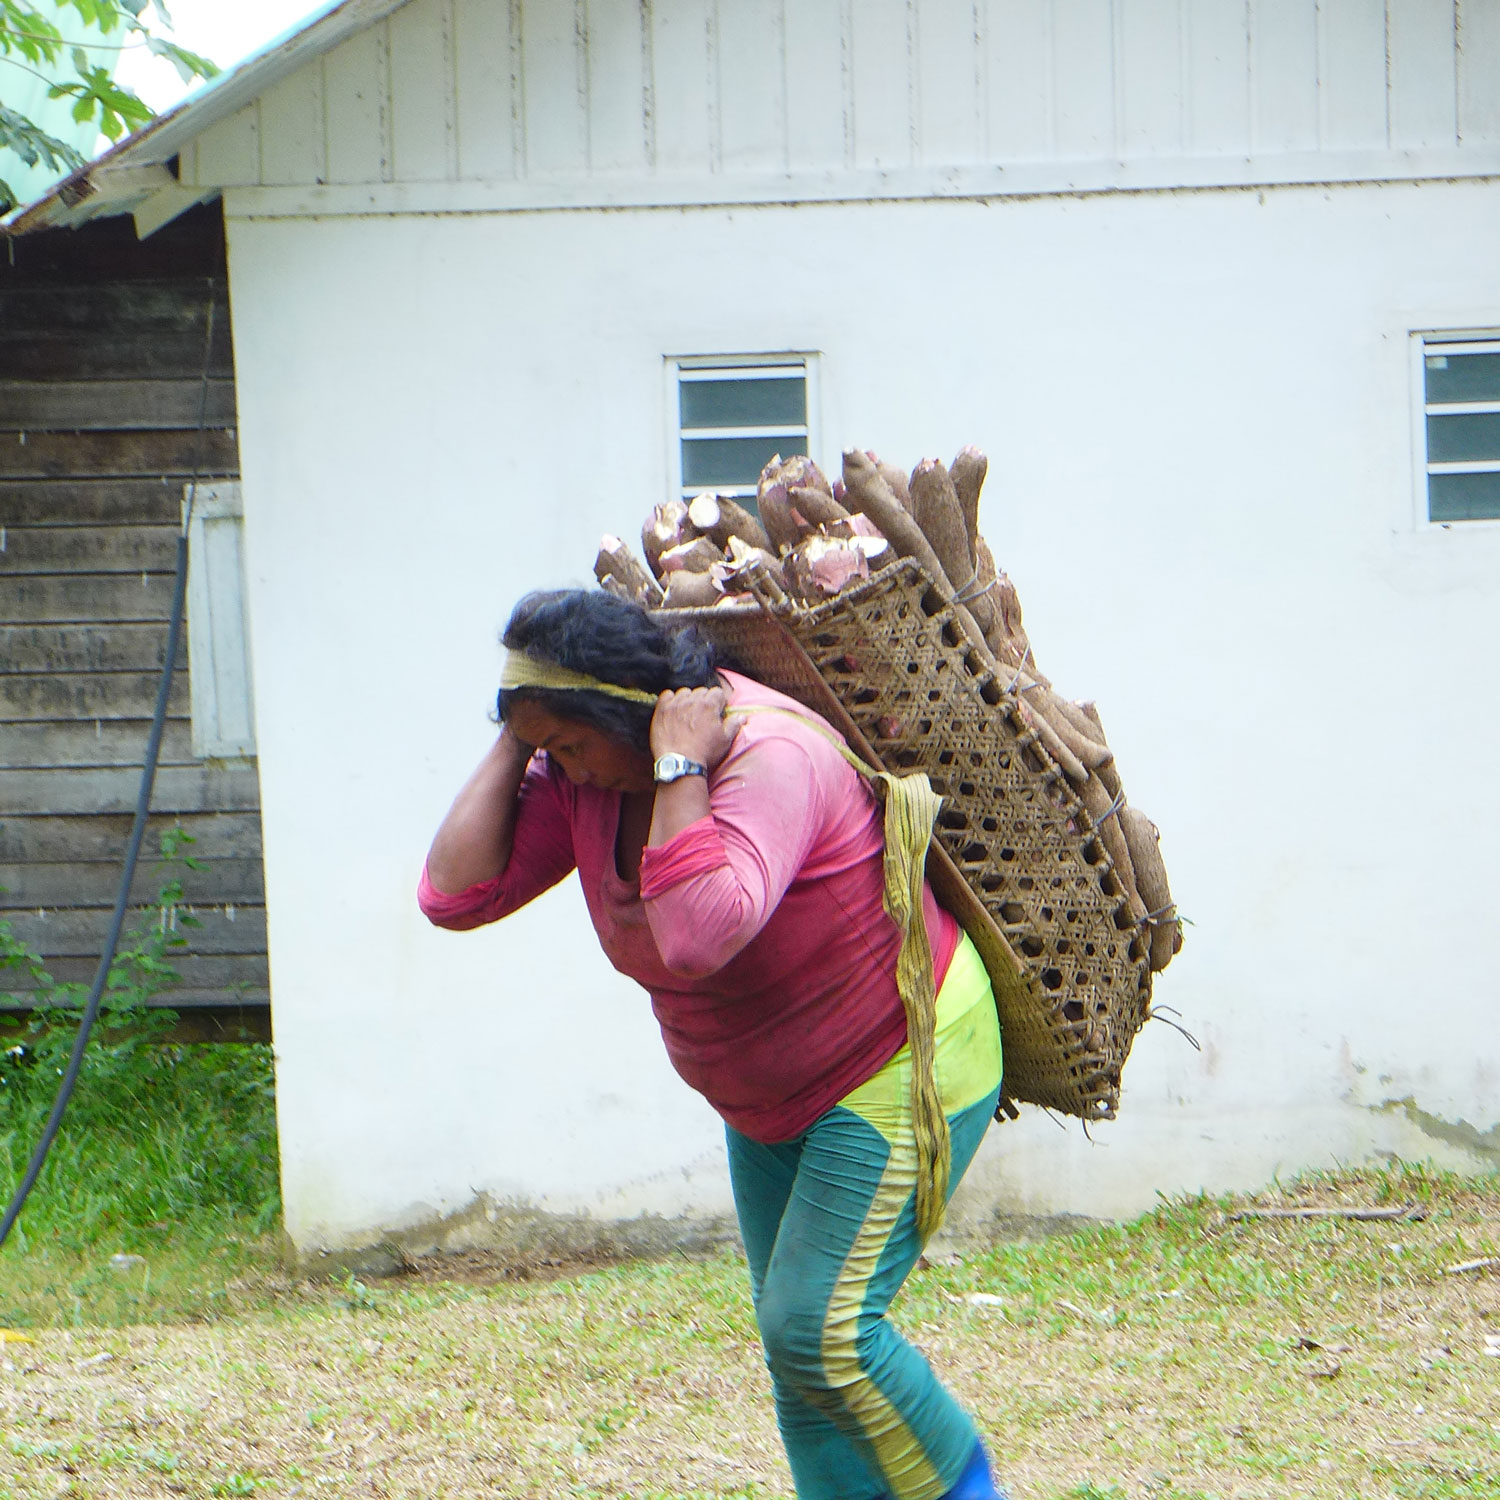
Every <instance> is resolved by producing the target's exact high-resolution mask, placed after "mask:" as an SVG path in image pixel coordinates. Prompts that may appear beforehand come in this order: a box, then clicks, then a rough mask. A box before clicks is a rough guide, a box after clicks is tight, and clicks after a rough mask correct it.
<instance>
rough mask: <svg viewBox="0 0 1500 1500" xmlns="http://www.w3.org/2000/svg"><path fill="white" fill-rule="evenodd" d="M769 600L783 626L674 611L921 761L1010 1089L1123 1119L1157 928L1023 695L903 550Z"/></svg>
mask: <svg viewBox="0 0 1500 1500" xmlns="http://www.w3.org/2000/svg"><path fill="white" fill-rule="evenodd" d="M771 612H772V613H773V614H774V615H775V617H776V620H777V621H778V622H779V623H780V625H781V626H782V627H784V631H785V633H783V630H777V629H775V628H772V622H771V621H769V620H767V619H766V618H765V616H764V615H762V614H760V613H759V612H758V611H748V610H746V611H742V610H725V609H721V610H703V611H699V610H692V611H673V612H672V613H673V614H674V615H678V616H679V617H681V616H683V615H689V614H690V615H692V616H693V617H694V621H695V623H697V624H699V625H701V626H703V627H705V628H706V629H707V630H708V632H709V634H710V635H712V636H713V637H714V638H715V639H716V641H717V642H718V643H719V644H720V646H721V647H722V648H724V649H725V650H727V651H728V652H729V653H731V654H732V655H734V656H737V657H738V658H739V660H740V661H741V662H742V663H743V665H744V666H745V667H746V669H747V670H749V671H750V672H752V673H753V674H754V675H755V676H757V677H759V678H760V679H761V680H762V681H764V682H766V683H767V684H768V685H770V686H772V687H776V688H778V689H780V690H781V691H783V692H786V693H788V694H789V695H790V696H792V697H795V698H797V699H799V701H802V702H804V703H807V704H808V705H809V706H810V707H813V708H817V709H819V710H822V711H827V709H828V708H829V706H830V705H829V703H828V699H827V696H826V694H827V692H831V694H832V697H833V698H834V699H836V700H837V704H838V706H839V707H841V708H842V709H843V711H844V714H846V715H847V716H848V721H849V722H850V724H852V727H853V728H855V729H856V730H857V731H858V737H859V738H860V739H862V740H863V741H864V742H865V747H866V748H868V749H870V750H873V751H874V753H875V756H876V758H877V759H878V760H879V761H880V763H881V766H882V768H883V769H885V770H888V771H895V772H902V771H925V772H926V773H927V775H928V777H929V778H930V779H931V781H932V784H933V786H934V788H935V789H936V790H937V791H938V792H939V793H941V794H942V795H943V797H944V798H945V799H946V800H945V802H944V806H943V810H942V812H941V813H940V814H939V819H938V829H937V838H938V842H939V843H940V844H941V846H942V848H943V849H944V850H945V851H946V853H947V854H948V856H949V857H950V859H951V861H952V864H953V865H954V866H955V867H956V868H957V871H958V873H959V875H960V876H961V877H962V881H963V884H964V885H965V886H967V888H968V890H969V891H971V892H972V893H973V894H974V896H976V897H977V898H978V901H977V903H958V905H968V906H969V910H968V911H964V910H960V909H957V906H955V915H957V916H958V917H959V918H960V920H961V921H963V922H964V925H965V927H966V928H967V929H968V930H969V932H970V935H971V936H973V937H974V938H975V940H976V944H977V946H978V947H979V949H980V952H981V954H982V955H984V957H985V960H986V967H987V968H988V969H989V971H990V975H991V978H992V980H994V982H995V993H996V1000H997V1003H998V1005H999V1007H1000V1018H1001V1029H1002V1035H1003V1038H1004V1044H1005V1091H1006V1093H1007V1095H1009V1096H1010V1097H1012V1098H1014V1099H1018V1100H1021V1101H1023V1102H1027V1103H1033V1104H1041V1105H1045V1106H1047V1107H1048V1108H1051V1109H1056V1110H1058V1111H1060V1112H1062V1113H1065V1114H1069V1115H1077V1116H1081V1117H1082V1118H1083V1119H1085V1120H1098V1119H1109V1118H1112V1117H1113V1116H1114V1114H1115V1112H1116V1109H1117V1107H1118V1104H1119V1094H1120V1070H1121V1068H1122V1066H1123V1065H1124V1062H1125V1058H1126V1055H1127V1054H1128V1052H1129V1050H1130V1045H1131V1043H1132V1041H1133V1040H1134V1039H1135V1035H1136V1033H1137V1032H1138V1031H1139V1030H1140V1028H1141V1025H1142V1024H1143V1023H1144V1021H1145V1020H1146V1018H1147V1016H1148V1014H1149V1010H1150V1001H1151V972H1150V968H1149V965H1148V953H1147V943H1146V938H1145V935H1144V933H1143V932H1142V930H1141V928H1140V927H1139V926H1138V925H1137V924H1136V923H1135V921H1134V920H1133V919H1132V918H1131V916H1130V913H1129V909H1128V907H1127V906H1126V902H1125V897H1124V895H1123V892H1122V890H1121V887H1120V883H1119V881H1118V879H1117V878H1116V876H1115V874H1114V869H1113V866H1112V864H1111V862H1110V858H1109V855H1108V853H1107V851H1106V850H1105V847H1104V843H1103V841H1102V840H1101V839H1100V838H1099V837H1098V834H1097V831H1096V829H1095V827H1094V823H1093V820H1092V819H1091V818H1090V816H1089V814H1088V812H1087V811H1086V810H1085V809H1084V808H1083V806H1082V805H1081V804H1080V803H1079V801H1078V798H1077V797H1076V796H1075V795H1074V793H1073V791H1072V789H1071V787H1070V786H1069V784H1068V781H1067V779H1066V778H1065V777H1064V776H1063V774H1062V772H1061V770H1060V769H1059V768H1058V766H1057V765H1056V763H1055V762H1054V761H1053V760H1052V758H1051V756H1050V755H1049V754H1048V753H1047V751H1046V749H1045V747H1044V746H1043V745H1041V744H1039V743H1038V741H1037V736H1036V733H1035V731H1034V730H1032V729H1031V728H1029V727H1028V726H1027V724H1026V723H1025V721H1024V719H1023V718H1022V716H1021V714H1020V713H1019V711H1018V710H1019V704H1018V702H1017V699H1016V695H1015V693H1014V692H1012V691H1010V690H1008V688H1007V685H1006V682H1005V680H1004V678H1003V677H1001V678H998V679H997V677H996V676H995V675H994V673H993V672H992V671H991V670H990V669H989V668H988V666H987V665H986V663H985V660H984V658H982V657H981V656H980V654H979V653H978V652H976V651H975V650H974V648H973V646H972V645H971V644H970V642H969V640H968V638H967V636H966V635H965V633H964V630H963V627H962V625H961V624H960V621H959V619H958V618H957V617H956V616H955V614H954V612H953V611H952V609H951V608H949V607H947V606H946V605H945V604H944V603H943V602H942V601H941V600H940V598H939V597H938V595H937V593H936V591H935V590H934V589H933V587H932V585H931V583H930V582H929V580H928V579H927V576H926V575H925V573H923V572H922V570H921V569H920V568H919V567H918V566H917V565H916V564H915V563H913V562H911V561H910V560H907V559H903V560H901V561H899V562H897V563H894V564H892V565H891V566H890V567H887V568H885V569H883V570H882V571H881V572H880V573H878V574H876V575H875V576H874V577H872V578H870V579H868V580H866V581H864V582H861V583H859V584H856V585H855V586H853V587H852V588H849V589H846V590H845V591H844V592H843V593H841V594H839V595H838V596H837V597H835V598H833V599H830V600H829V601H827V602H826V603H824V604H820V605H817V606H815V607H812V608H805V607H802V606H798V605H775V606H771ZM788 635H789V636H790V637H791V639H788ZM799 648H800V649H799ZM809 667H811V669H812V670H814V671H815V672H816V674H817V676H818V678H819V679H820V680H821V682H820V685H821V686H822V687H824V689H825V692H824V693H820V692H818V691H816V688H815V685H814V684H813V683H812V682H810V681H809ZM1000 671H1001V672H1002V673H1003V671H1004V669H1003V667H1002V668H1001V669H1000ZM833 717H834V718H835V720H836V721H837V720H838V719H839V718H841V717H842V716H841V715H837V714H835V715H833ZM839 727H840V728H844V727H846V726H845V725H844V724H843V723H840V725H839ZM856 748H858V746H857V747H856ZM934 878H935V879H936V876H934ZM942 894H943V892H942V889H941V886H939V895H940V897H941V896H942ZM976 905H977V907H978V908H982V911H979V912H977V911H976V909H975V907H976ZM976 916H977V917H978V918H979V920H978V921H976V920H975V918H976ZM976 928H978V929H979V930H976ZM1001 938H1003V941H999V940H998V939H1001Z"/></svg>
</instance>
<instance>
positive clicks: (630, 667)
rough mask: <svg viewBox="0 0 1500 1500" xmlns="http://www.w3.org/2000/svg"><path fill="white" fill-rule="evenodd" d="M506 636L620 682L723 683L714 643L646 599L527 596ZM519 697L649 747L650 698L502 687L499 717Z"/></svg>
mask: <svg viewBox="0 0 1500 1500" xmlns="http://www.w3.org/2000/svg"><path fill="white" fill-rule="evenodd" d="M500 640H501V644H503V645H504V646H505V647H506V649H507V650H510V651H522V652H525V653H526V654H527V655H528V656H535V657H537V658H538V659H539V660H541V661H549V662H554V663H556V664H557V665H558V666H560V667H567V668H569V669H570V670H571V671H574V672H584V673H587V674H588V676H590V677H597V678H598V679H599V680H600V681H601V682H608V683H613V684H614V685H615V686H616V687H632V688H643V689H645V691H646V692H648V693H664V692H666V691H667V689H669V688H695V687H714V686H716V685H717V683H718V677H717V676H716V675H715V672H714V664H715V661H716V657H715V655H714V648H713V646H712V645H711V644H710V642H709V641H708V640H707V639H706V638H705V637H704V636H702V635H701V634H699V632H698V630H697V629H696V628H695V627H694V626H692V625H687V624H683V625H676V626H666V625H662V624H660V623H658V622H657V620H655V619H653V618H652V617H651V616H650V615H649V614H647V613H646V611H645V610H644V609H642V608H641V606H640V605H638V604H633V603H631V601H630V600H628V599H621V598H619V597H618V596H617V595H615V594H607V593H605V592H604V591H603V590H602V589H557V590H551V591H544V592H541V593H535V594H528V595H527V596H526V597H525V598H524V599H522V600H521V602H520V603H519V604H518V605H516V607H515V609H514V610H513V611H512V612H511V617H510V621H509V623H508V624H507V625H506V627H505V629H504V630H503V631H502V632H501V634H500ZM517 703H539V704H542V705H544V706H545V707H546V709H547V711H548V712H549V713H554V714H556V715H557V716H558V717H559V718H563V719H576V720H578V721H579V722H581V723H584V724H588V725H591V726H592V727H593V728H595V729H597V730H599V731H600V732H601V733H603V734H607V735H608V736H609V737H610V738H611V739H614V740H619V741H621V742H622V743H624V744H627V745H629V746H631V747H632V749H636V750H640V751H643V752H646V753H648V754H649V753H650V748H651V716H652V714H653V713H654V712H655V709H654V706H653V705H652V704H649V703H631V702H629V701H628V700H627V699H624V698H612V697H610V696H609V695H608V694H607V693H593V692H589V691H587V690H581V689H571V688H570V689H562V690H558V689H549V688H534V687H525V688H501V689H500V694H499V697H498V698H497V699H496V703H495V711H496V714H497V716H498V717H499V718H500V719H501V720H502V721H503V720H504V719H505V717H506V715H507V714H508V713H509V712H510V710H511V709H512V708H513V707H514V706H515V705H516V704H517Z"/></svg>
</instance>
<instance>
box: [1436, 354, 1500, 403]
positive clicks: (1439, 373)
mask: <svg viewBox="0 0 1500 1500" xmlns="http://www.w3.org/2000/svg"><path fill="white" fill-rule="evenodd" d="M1427 399H1428V400H1429V401H1500V354H1429V355H1428V356H1427Z"/></svg>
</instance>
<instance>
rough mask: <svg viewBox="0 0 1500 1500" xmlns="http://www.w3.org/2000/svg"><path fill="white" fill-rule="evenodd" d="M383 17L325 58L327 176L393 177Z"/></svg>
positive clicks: (335, 179)
mask: <svg viewBox="0 0 1500 1500" xmlns="http://www.w3.org/2000/svg"><path fill="white" fill-rule="evenodd" d="M386 38H387V33H386V28H385V25H384V23H381V24H380V25H378V26H372V27H371V28H370V29H369V30H368V31H362V32H361V33H360V34H359V35H358V36H353V37H350V38H349V40H348V41H347V42H344V43H343V44H342V45H341V46H339V47H336V48H334V50H333V51H332V52H330V53H329V54H328V56H327V57H326V58H324V59H323V87H324V101H325V102H324V109H325V112H326V114H327V117H328V153H327V159H328V180H329V181H330V182H388V181H389V180H390V177H391V141H390V127H391V106H390V79H391V74H390V60H389V47H388V45H387V39H386Z"/></svg>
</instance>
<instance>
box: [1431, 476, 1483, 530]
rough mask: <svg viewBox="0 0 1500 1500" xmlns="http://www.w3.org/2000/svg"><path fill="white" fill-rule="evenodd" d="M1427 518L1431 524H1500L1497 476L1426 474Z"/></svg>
mask: <svg viewBox="0 0 1500 1500" xmlns="http://www.w3.org/2000/svg"><path fill="white" fill-rule="evenodd" d="M1427 514H1428V516H1429V517H1430V518H1431V519H1432V520H1434V521H1500V474H1429V475H1428V476H1427Z"/></svg>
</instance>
